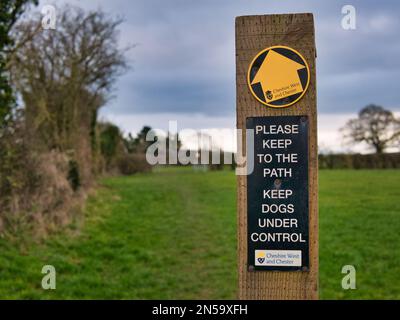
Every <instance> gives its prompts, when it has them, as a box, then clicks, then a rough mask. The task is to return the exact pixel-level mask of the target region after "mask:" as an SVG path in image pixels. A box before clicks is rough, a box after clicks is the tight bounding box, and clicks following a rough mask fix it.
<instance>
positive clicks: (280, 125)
mask: <svg viewBox="0 0 400 320" xmlns="http://www.w3.org/2000/svg"><path fill="white" fill-rule="evenodd" d="M315 57H316V50H315V36H314V21H313V15H312V14H310V13H304V14H275V15H261V16H243V17H238V18H236V93H237V94H236V111H237V127H238V129H241V130H242V132H246V135H242V140H241V143H240V144H239V146H241V147H242V149H241V153H242V154H246V159H247V161H248V163H247V164H246V165H247V176H246V175H240V176H238V178H237V180H238V181H237V186H238V188H237V198H238V201H237V206H238V273H239V295H238V297H239V298H240V299H317V298H318V156H317V105H316V80H315ZM251 136H254V138H253V139H249V137H251ZM251 140H252V143H250V141H251ZM251 169H253V170H251Z"/></svg>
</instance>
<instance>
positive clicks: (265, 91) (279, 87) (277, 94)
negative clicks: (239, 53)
mask: <svg viewBox="0 0 400 320" xmlns="http://www.w3.org/2000/svg"><path fill="white" fill-rule="evenodd" d="M309 83H310V68H309V67H308V64H307V61H306V60H305V59H304V57H303V56H302V55H301V54H300V53H299V52H298V51H296V50H294V49H292V48H289V47H285V46H273V47H269V48H266V49H264V50H262V51H261V52H259V53H258V54H257V55H256V56H255V57H254V59H253V61H252V62H251V63H250V66H249V70H248V72H247V84H248V85H249V88H250V92H251V93H252V94H253V96H254V97H255V98H256V99H257V100H258V101H260V102H261V103H263V104H265V105H267V106H269V107H273V108H284V107H288V106H290V105H292V104H294V103H296V102H297V101H299V100H300V99H301V98H302V97H303V95H304V94H305V93H306V91H307V88H308V85H309Z"/></svg>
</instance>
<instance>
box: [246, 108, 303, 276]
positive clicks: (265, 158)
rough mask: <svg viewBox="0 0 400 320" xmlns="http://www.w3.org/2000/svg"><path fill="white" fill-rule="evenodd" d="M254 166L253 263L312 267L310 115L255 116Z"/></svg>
mask: <svg viewBox="0 0 400 320" xmlns="http://www.w3.org/2000/svg"><path fill="white" fill-rule="evenodd" d="M246 128H247V129H251V130H253V132H254V146H251V148H250V147H249V146H248V149H247V151H246V154H249V153H253V157H252V158H253V159H254V170H253V172H252V173H251V174H249V175H248V176H247V229H248V232H247V244H248V250H247V256H248V259H247V263H248V267H249V270H250V271H254V270H281V271H293V270H303V271H305V270H308V267H309V253H308V170H307V169H308V139H307V137H308V123H307V116H277V117H249V118H247V121H246ZM249 149H252V150H249Z"/></svg>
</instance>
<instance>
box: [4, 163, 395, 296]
mask: <svg viewBox="0 0 400 320" xmlns="http://www.w3.org/2000/svg"><path fill="white" fill-rule="evenodd" d="M235 182H236V180H235V176H234V175H233V173H232V172H228V171H225V172H210V173H201V172H193V171H192V170H191V169H172V170H162V171H160V172H155V173H152V174H143V175H136V176H131V177H115V178H107V179H104V181H102V185H103V186H102V187H101V188H99V190H98V191H97V192H96V194H95V195H93V196H91V197H90V198H89V200H88V203H87V206H86V209H85V223H84V227H83V228H82V229H81V230H80V231H79V233H78V234H75V235H74V233H73V232H62V233H60V234H59V235H53V236H51V237H49V238H48V239H47V240H46V241H44V242H43V243H41V244H37V243H36V244H28V245H24V246H17V245H15V244H10V243H8V242H6V241H5V240H4V239H0V298H3V299H4V298H38V299H40V298H41V299H44V298H61V299H64V298H74V299H81V298H95V299H97V298H98V299H100V298H101V299H104V298H108V299H152V298H158V299H180V298H185V299H201V298H207V299H225V298H235V295H236V292H235V291H236V281H237V280H236V206H235V199H236V193H235V190H236V186H235ZM399 199H400V171H389V170H388V171H322V172H321V174H320V285H321V298H333V299H336V298H360V299H361V298H398V299H399V298H400V276H399V275H400V236H399V231H400V219H399V215H400V204H399ZM45 264H51V265H54V266H55V268H56V270H57V289H56V290H53V291H45V290H43V289H41V278H42V276H43V275H42V274H41V269H42V266H43V265H45ZM345 264H353V265H355V267H356V269H357V288H358V289H357V290H354V291H344V290H342V289H341V278H342V277H343V275H342V274H341V268H342V266H343V265H345Z"/></svg>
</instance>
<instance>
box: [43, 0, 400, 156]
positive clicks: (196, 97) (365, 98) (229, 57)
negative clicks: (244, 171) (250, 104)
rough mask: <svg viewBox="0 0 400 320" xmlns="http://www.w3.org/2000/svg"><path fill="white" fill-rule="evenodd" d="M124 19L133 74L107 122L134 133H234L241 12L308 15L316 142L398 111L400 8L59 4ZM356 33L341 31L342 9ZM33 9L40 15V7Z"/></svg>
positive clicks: (198, 1) (184, 1)
mask: <svg viewBox="0 0 400 320" xmlns="http://www.w3.org/2000/svg"><path fill="white" fill-rule="evenodd" d="M46 3H50V4H55V5H56V6H60V5H61V4H62V3H69V4H73V5H78V6H81V7H83V8H87V9H97V8H101V9H103V10H104V11H107V12H109V13H110V14H112V15H119V16H122V17H124V19H125V22H124V23H123V24H122V25H121V28H120V29H121V34H120V40H121V45H122V46H124V45H127V44H136V45H137V46H136V47H135V48H134V49H132V50H131V51H130V53H129V58H130V61H131V66H132V68H131V69H130V70H129V71H128V72H127V73H126V74H125V75H124V76H123V77H121V78H120V79H119V81H118V83H117V84H116V89H115V92H114V94H115V98H114V99H113V100H112V101H110V103H109V104H108V105H107V106H106V107H105V108H104V109H103V110H102V113H101V116H102V117H104V118H107V119H110V120H113V121H114V122H116V123H117V124H119V125H120V126H122V127H123V129H124V130H125V131H126V132H128V131H132V132H136V131H138V130H139V129H140V128H141V127H142V126H143V125H145V124H147V125H150V126H152V127H157V128H161V129H167V127H168V120H177V121H178V126H179V128H187V127H189V128H194V129H201V128H234V126H235V53H234V50H235V48H234V20H235V17H236V16H239V15H249V14H269V13H293V12H312V13H313V14H314V19H315V23H316V26H315V29H316V45H317V54H318V58H317V90H318V92H317V95H318V112H319V141H320V145H321V146H322V147H323V148H325V149H331V150H341V149H343V147H342V145H341V141H340V138H339V136H338V133H337V129H338V128H339V127H340V126H342V125H343V124H344V122H345V120H346V119H347V118H349V117H351V116H354V115H355V114H356V112H357V111H358V110H359V109H360V108H362V107H363V106H365V105H366V104H369V103H376V104H381V105H383V106H384V107H387V108H390V109H392V110H393V111H400V103H399V100H400V86H399V80H398V77H399V75H400V41H399V37H400V36H399V35H400V1H395V0H393V1H368V0H362V1H361V0H360V1H355V0H350V1H329V2H328V1H306V0H302V1H297V0H293V1H284V0H279V1H271V0H193V1H192V0H143V1H142V0H112V1H110V0H82V1H79V0H59V1H41V4H40V6H43V5H44V4H46ZM345 4H351V5H353V6H354V7H355V8H356V13H357V21H356V30H344V29H343V28H342V27H341V19H342V17H343V15H342V13H341V9H342V7H343V5H345ZM40 6H39V8H36V9H35V10H39V9H40Z"/></svg>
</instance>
